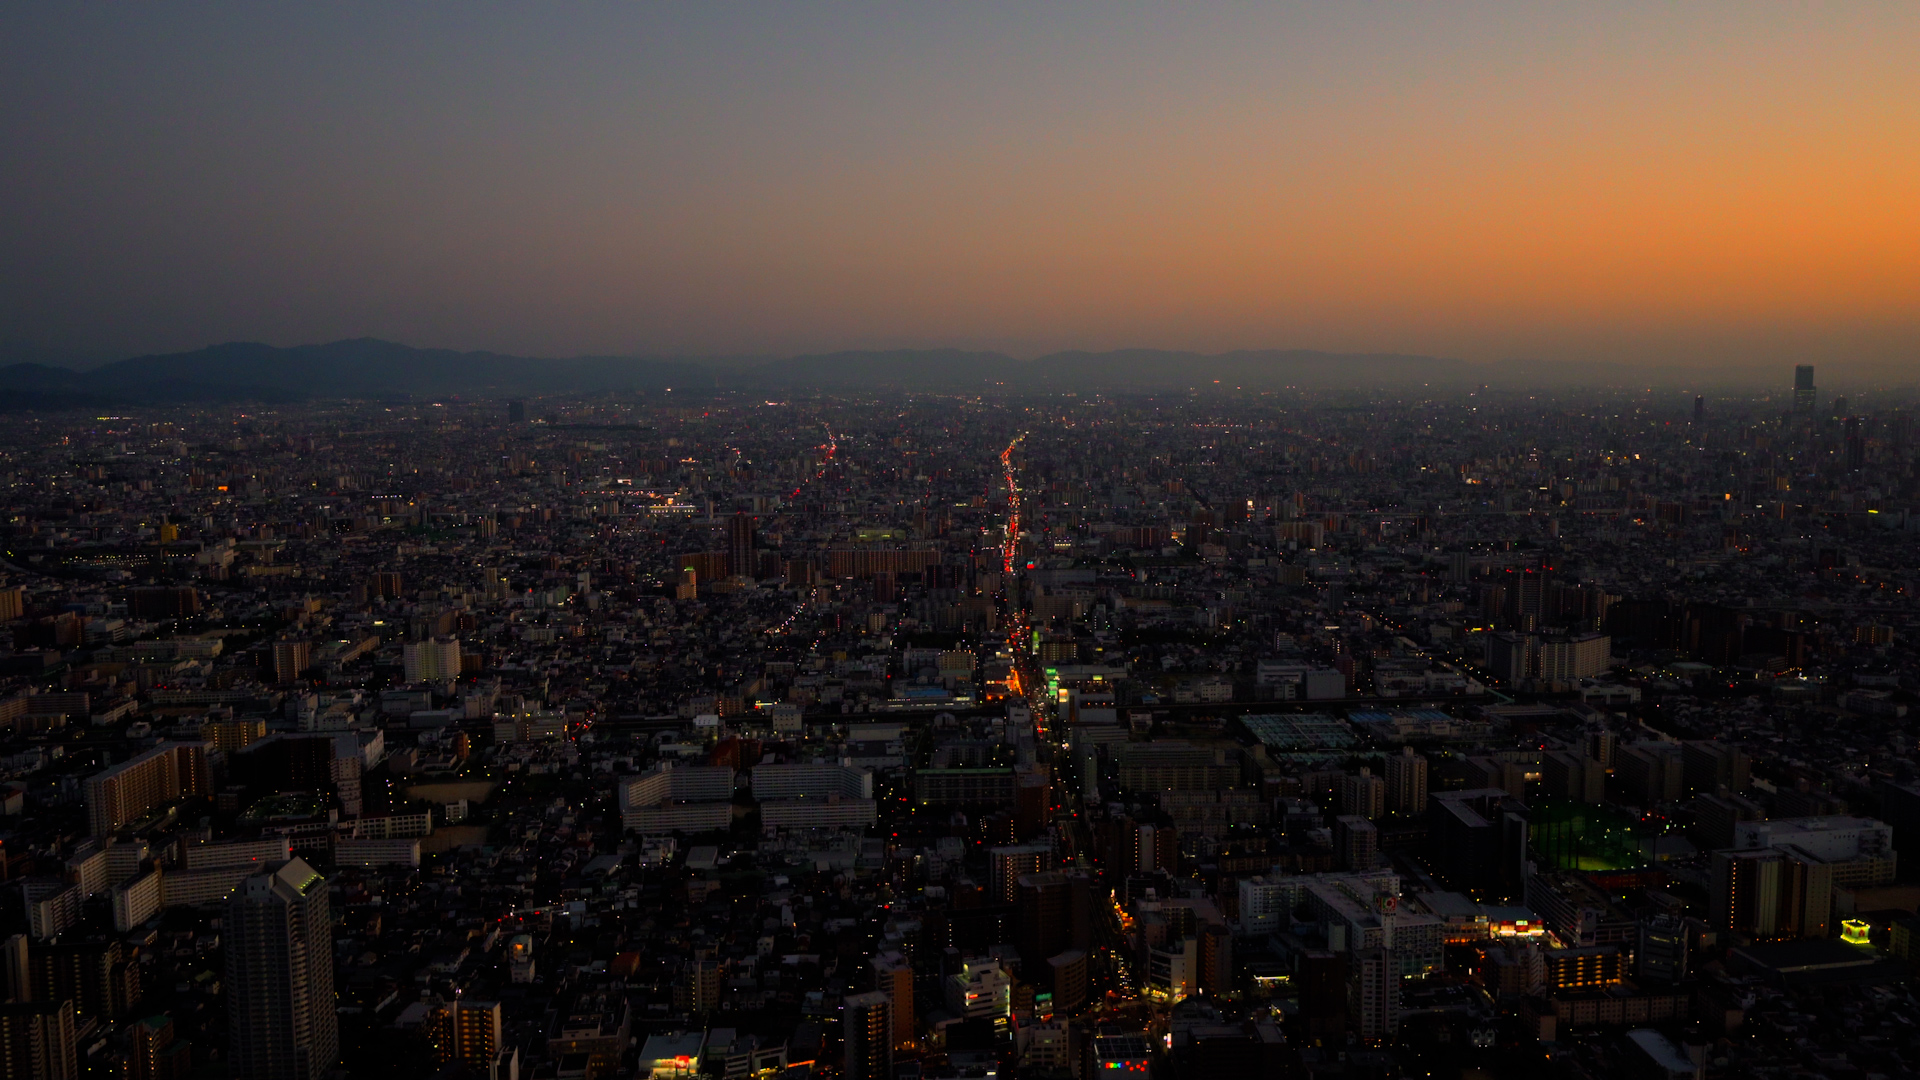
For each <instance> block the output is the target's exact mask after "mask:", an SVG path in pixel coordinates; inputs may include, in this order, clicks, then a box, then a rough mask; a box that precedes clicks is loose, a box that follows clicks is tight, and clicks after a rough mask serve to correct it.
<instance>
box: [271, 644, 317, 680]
mask: <svg viewBox="0 0 1920 1080" xmlns="http://www.w3.org/2000/svg"><path fill="white" fill-rule="evenodd" d="M312 657H313V643H312V642H309V641H276V642H274V643H273V681H274V682H276V683H282V684H284V683H290V682H295V681H297V680H298V679H299V678H300V673H301V672H303V671H305V670H307V668H309V667H311V666H312V664H313V659H312Z"/></svg>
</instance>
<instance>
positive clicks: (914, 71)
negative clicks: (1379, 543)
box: [0, 2, 1920, 372]
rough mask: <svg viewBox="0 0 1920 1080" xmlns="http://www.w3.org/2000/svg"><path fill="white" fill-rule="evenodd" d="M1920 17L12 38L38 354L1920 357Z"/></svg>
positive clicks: (706, 13) (351, 28) (903, 21)
mask: <svg viewBox="0 0 1920 1080" xmlns="http://www.w3.org/2000/svg"><path fill="white" fill-rule="evenodd" d="M1917 55H1920V5H1915V4H1912V3H1898V4H1894V3H1889V4H1878V5H1875V4H1858V5H1845V6H1841V5H1825V4H1812V3H1739V4H1733V3H1728V4H1690V5H1673V4H1664V3H1663V4H1593V3H1540V2H1534V3H1525V4H1521V3H1512V4H1506V3H1478V4H1456V3H1433V4H1417V5H1416V4H1406V5H1392V4H1373V3H1369V4H1358V3H1351V4H1350V3H1311V4H1284V3H1282V4H1275V3H1264V4H1252V5H1245V6H1239V5H1223V6H1207V7H1204V8H1202V9H1200V10H1197V11H1195V10H1188V9H1185V8H1179V9H1176V8H1175V7H1174V6H1172V5H1154V6H1147V5H1142V6H1131V5H1123V4H1118V3H1101V4H1090V5H1067V4H1060V5H1032V4H1008V5H994V4H975V3H968V4H937V5H936V4H925V5H901V4H886V5H841V4H826V3H820V4H814V3H809V4H783V5H764V6H751V7H748V6H735V5H729V4H697V5H695V4H688V5H671V6H668V5H659V6H651V5H649V6H642V5H629V4H605V5H593V6H573V5H548V4H541V5H525V6H504V5H502V6H487V5H432V6H427V5H418V6H413V5H399V6H395V5H384V4H382V5H352V4H346V5H335V4H324V5H284V6H283V5H271V4H248V5H221V4H205V5H195V6H192V7H182V6H171V5H137V6H136V5H119V6H95V7H88V6H81V5H52V4H46V5H31V4H16V5H10V6H8V7H6V8H5V9H4V10H0V140H3V142H0V145H4V146H5V147H7V151H6V153H5V154H4V155H3V158H4V159H3V160H0V200H4V203H3V204H4V205H5V206H6V207H7V212H6V213H5V214H3V215H0V339H6V340H15V341H27V342H32V343H36V344H40V345H45V346H51V347H59V348H69V349H76V350H81V351H85V352H91V353H96V354H102V355H107V354H128V353H134V352H142V351H155V350H165V349H177V348H191V347H196V346H199V345H202V344H205V343H208V342H212V341H221V340H231V339H250V340H263V341H269V342H274V343H278V344H294V343H300V342H307V341H319V340H330V339H334V338H340V337H350V336H360V335H373V336H380V337H387V338H393V339H396V340H402V341H407V342H410V343H414V344H421V345H444V346H454V347H462V348H490V349H498V350H503V351H519V352H530V353H543V354H562V353H579V352H620V353H629V352H642V353H691V354H728V353H769V352H771V353H789V352H797V351H808V350H823V349H837V348H856V347H887V346H934V345H939V346H947V345H954V346H966V347H987V348H999V349H1005V350H1008V351H1011V352H1014V353H1016V354H1022V355H1031V354H1034V353H1038V352H1042V351H1046V350H1050V349H1056V348H1095V349H1097V348H1107V347H1116V346H1135V345H1142V346H1158V347H1171V348H1198V349H1208V350H1213V349H1226V348H1240V347H1279V348H1292V347H1300V348H1323V349H1334V350H1382V351H1403V352H1422V353H1436V354H1445V355H1453V356H1462V357H1466V358H1468V359H1497V358H1510V357H1540V358H1543V359H1547V360H1559V361H1583V360H1592V359H1618V360H1626V361H1633V362H1661V363H1680V364H1702V365H1749V364H1765V365H1773V364H1779V363H1783V362H1787V361H1790V360H1811V361H1813V362H1816V363H1825V364H1829V365H1831V364H1835V363H1840V364H1843V365H1849V366H1861V365H1880V366H1882V367H1884V368H1885V369H1887V370H1891V371H1895V372H1898V371H1900V370H1903V369H1911V367H1912V366H1913V364H1914V362H1915V360H1916V359H1917V358H1920V198H1916V193H1920V65H1916V64H1915V63H1914V59H1913V58H1914V57H1915V56H1917Z"/></svg>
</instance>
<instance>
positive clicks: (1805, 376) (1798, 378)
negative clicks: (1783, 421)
mask: <svg viewBox="0 0 1920 1080" xmlns="http://www.w3.org/2000/svg"><path fill="white" fill-rule="evenodd" d="M1819 396H1820V395H1819V394H1818V393H1817V392H1816V391H1815V390H1814V388H1813V365H1812V364H1801V365H1800V366H1798V367H1796V368H1794V369H1793V411H1794V412H1797V413H1807V414H1811V413H1812V412H1813V407H1814V405H1815V404H1816V401H1817V399H1818V398H1819Z"/></svg>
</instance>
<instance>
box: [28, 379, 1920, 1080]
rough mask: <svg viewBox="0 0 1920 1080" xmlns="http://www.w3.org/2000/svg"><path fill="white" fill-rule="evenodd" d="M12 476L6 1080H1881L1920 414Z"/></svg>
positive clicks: (1457, 413) (281, 409) (399, 429)
mask: <svg viewBox="0 0 1920 1080" xmlns="http://www.w3.org/2000/svg"><path fill="white" fill-rule="evenodd" d="M1780 381H1781V383H1782V386H1781V387H1780V389H1779V390H1777V391H1775V392H1773V393H1770V394H1747V395H1738V394H1731V393H1725V394H1714V393H1702V394H1696V393H1693V392H1688V393H1685V394H1681V393H1678V392H1676V391H1671V390H1660V391H1653V390H1648V391H1644V392H1628V391H1624V390H1623V391H1610V392H1591V393H1580V394H1574V393H1567V392H1559V393H1557V394H1550V393H1547V392H1540V393H1533V394H1529V393H1524V392H1514V391H1510V390H1497V389H1489V388H1485V387H1482V388H1479V389H1477V390H1460V391H1454V390H1446V391H1440V390H1434V391H1432V392H1431V393H1430V395H1422V394H1419V393H1415V392H1396V393H1394V394H1390V395H1383V394H1379V393H1375V394H1365V395H1363V394H1360V393H1357V392H1350V393H1344V394H1343V393H1338V392H1333V391H1259V392H1256V391H1252V390H1241V389H1238V388H1235V387H1232V386H1224V385H1222V386H1213V385H1209V386H1205V387H1199V388H1196V389H1194V390H1192V391H1190V392H1184V393H1157V394H1137V395H1127V394H1093V393H1084V394H1073V393H1055V394H1048V395H1020V394H1011V393H1010V394H1008V395H1005V396H991V395H981V394H931V393H928V394H907V393H897V392H882V391H875V392H873V393H869V394H856V393H834V394H825V393H820V392H803V391H799V390H795V391H793V392H791V393H790V394H789V395H787V396H784V397H782V398H780V399H778V400H771V399H767V398H765V397H764V396H763V395H759V394H747V393H745V392H738V391H711V392H709V391H699V392H695V393H691V394H689V393H686V392H684V391H682V392H678V393H676V392H674V391H664V390H662V391H652V392H645V393H642V392H626V393H606V394H598V395H580V396H561V397H530V398H525V399H513V400H504V399H492V398H472V397H468V398H464V399H461V398H448V399H445V400H429V399H427V398H425V397H421V396H413V397H406V396H396V397H392V398H389V399H388V400H384V401H377V402H375V401H364V400H362V401H344V400H343V401H335V402H309V403H294V404H274V405H267V404H259V405H245V404H234V405H205V404H202V405H193V406H185V405H183V406H177V407H161V406H154V407H149V408H143V409H138V410H128V411H127V414H126V415H75V414H71V413H59V412H39V413H30V414H14V415H12V416H10V418H9V420H10V422H9V424H8V425H7V427H6V428H5V430H4V431H0V484H4V486H5V491H6V503H5V505H6V520H5V523H4V536H3V540H4V550H0V573H3V574H4V579H5V587H4V589H0V619H4V621H5V622H6V629H7V630H8V632H9V635H10V636H8V637H4V638H0V646H4V647H5V648H6V651H5V653H4V654H3V655H0V674H3V675H4V679H5V686H4V694H0V716H3V717H4V718H5V729H4V737H5V745H4V747H0V764H4V768H5V774H4V776H5V784H4V787H3V788H0V810H3V811H4V813H5V815H6V816H5V817H4V818H0V873H3V874H4V878H5V882H6V886H5V888H6V893H5V895H6V897H7V898H8V899H7V900H6V902H5V904H4V908H3V910H0V919H4V922H3V923H0V939H4V948H3V950H0V960H4V963H0V995H3V996H4V998H5V999H6V1002H7V1004H5V1005H4V1006H0V1022H3V1023H4V1036H5V1038H4V1047H3V1048H0V1064H3V1065H4V1070H3V1072H4V1075H5V1076H9V1077H12V1076H21V1077H53V1078H78V1077H105V1076H113V1077H127V1078H138V1080H149V1078H156V1080H157V1078H185V1077H203V1076H204V1077H218V1076H230V1077H248V1078H251V1077H263V1078H264V1077H276V1078H278V1077H313V1078H318V1077H326V1076H333V1075H344V1076H356V1077H359V1076H436V1077H448V1078H452V1077H486V1078H488V1080H520V1078H551V1080H575V1078H577V1080H594V1078H601V1077H608V1078H611V1077H649V1078H652V1080H692V1078H694V1077H710V1078H714V1080H723V1078H724V1080H737V1078H746V1077H753V1078H774V1077H779V1078H789V1080H799V1078H801V1077H839V1078H843V1080H923V1078H924V1080H935V1078H987V1077H995V1076H1000V1077H1021V1078H1028V1077H1032V1078H1068V1077H1073V1078H1079V1080H1092V1078H1093V1077H1096V1076H1103V1075H1107V1074H1109V1073H1111V1072H1119V1073H1125V1074H1128V1075H1141V1076H1153V1077H1160V1078H1169V1080H1180V1078H1193V1077H1208V1076H1215V1075H1217V1076H1246V1077H1271V1078H1279V1077H1369V1078H1371V1077H1383V1078H1384V1077H1396V1076H1408V1077H1418V1076H1440V1077H1464V1076H1543V1075H1551V1076H1565V1077H1596V1078H1598V1077H1612V1076H1642V1075H1644V1076H1659V1077H1683V1076H1684V1077H1726V1076H1780V1077H1786V1076H1805V1075H1822V1076H1860V1077H1867V1076H1887V1077H1896V1076H1909V1075H1913V1074H1914V1073H1915V1071H1916V1070H1920V999H1917V998H1916V996H1915V986H1914V983H1913V973H1914V966H1913V965H1914V964H1915V963H1916V962H1920V940H1916V939H1917V937H1920V916H1917V915H1916V910H1920V865H1909V864H1915V863H1920V860H1916V859H1913V858H1911V857H1910V858H1909V859H1908V860H1906V861H1905V862H1902V861H1901V860H1899V859H1898V857H1897V853H1898V852H1900V851H1901V850H1903V849H1904V850H1907V851H1908V852H1910V853H1911V852H1914V851H1916V850H1920V762H1917V759H1920V742H1917V741H1916V733H1915V728H1914V722H1913V718H1911V717H1910V716H1909V712H1910V709H1911V708H1912V707H1913V706H1914V705H1915V703H1916V692H1920V683H1917V682H1916V678H1917V677H1920V676H1917V675H1916V673H1920V664H1917V663H1916V657H1915V654H1914V642H1915V633H1916V630H1920V626H1916V623H1920V618H1917V617H1916V607H1915V603H1914V597H1915V595H1916V592H1917V591H1920V543H1916V534H1920V477H1916V474H1915V468H1914V465H1915V459H1916V449H1917V447H1916V441H1915V435H1914V431H1913V412H1912V407H1911V403H1910V401H1909V396H1908V395H1906V394H1903V393H1895V392H1887V391H1867V390H1855V391H1854V392H1853V399H1852V400H1851V401H1849V400H1848V398H1847V397H1844V396H1837V395H1829V394H1827V393H1826V392H1825V391H1824V390H1823V389H1821V388H1819V387H1818V386H1817V385H1816V383H1815V381H1814V372H1813V369H1811V368H1802V369H1801V370H1800V371H1799V372H1798V373H1797V374H1796V375H1795V376H1794V379H1793V381H1792V382H1791V383H1789V380H1788V379H1786V378H1782V379H1781V380H1780Z"/></svg>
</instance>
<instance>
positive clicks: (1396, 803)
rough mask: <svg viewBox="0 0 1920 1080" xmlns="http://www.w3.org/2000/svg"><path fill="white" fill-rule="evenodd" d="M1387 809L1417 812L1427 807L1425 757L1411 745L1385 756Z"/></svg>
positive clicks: (1398, 811)
mask: <svg viewBox="0 0 1920 1080" xmlns="http://www.w3.org/2000/svg"><path fill="white" fill-rule="evenodd" d="M1386 773H1387V809H1388V810H1390V811H1392V812H1394V813H1396V814H1419V813H1424V812H1425V811H1426V809H1427V759H1426V756H1425V755H1423V754H1419V753H1416V752H1415V751H1414V749H1413V747H1411V746H1403V747H1401V748H1400V752H1399V753H1398V754H1392V755H1389V756H1388V757H1387V768H1386Z"/></svg>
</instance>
